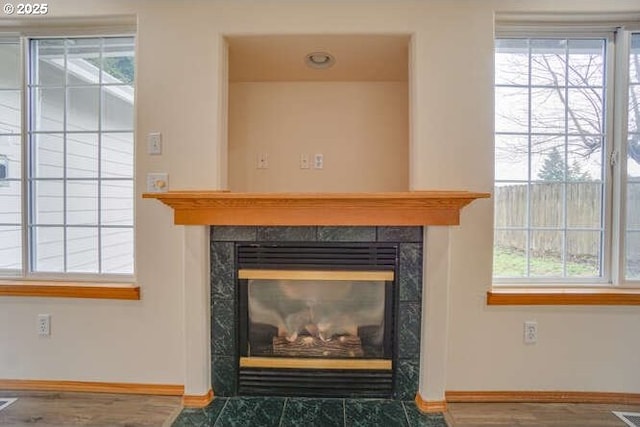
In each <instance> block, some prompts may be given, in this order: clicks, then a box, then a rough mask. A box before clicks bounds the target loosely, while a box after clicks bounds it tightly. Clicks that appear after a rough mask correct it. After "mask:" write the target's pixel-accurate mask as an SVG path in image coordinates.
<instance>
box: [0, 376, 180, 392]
mask: <svg viewBox="0 0 640 427" xmlns="http://www.w3.org/2000/svg"><path fill="white" fill-rule="evenodd" d="M0 389H2V390H34V391H73V392H86V393H119V394H151V395H159V396H182V395H184V386H182V385H174V384H138V383H104V382H93V381H55V380H3V379H0Z"/></svg>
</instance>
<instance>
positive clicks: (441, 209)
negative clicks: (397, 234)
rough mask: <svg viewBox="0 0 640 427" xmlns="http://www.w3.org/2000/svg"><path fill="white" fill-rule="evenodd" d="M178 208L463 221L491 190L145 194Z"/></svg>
mask: <svg viewBox="0 0 640 427" xmlns="http://www.w3.org/2000/svg"><path fill="white" fill-rule="evenodd" d="M142 197H143V198H146V199H158V200H160V201H161V202H162V203H164V204H166V205H168V206H170V207H172V208H173V209H174V222H175V224H179V225H267V226H268V225H398V226H401V225H458V224H459V223H460V210H461V209H462V208H463V207H464V206H466V205H468V204H469V203H471V202H472V201H474V200H475V199H482V198H487V197H490V194H489V193H474V192H469V191H408V192H394V193H234V192H229V191H169V192H166V193H144V194H143V195H142Z"/></svg>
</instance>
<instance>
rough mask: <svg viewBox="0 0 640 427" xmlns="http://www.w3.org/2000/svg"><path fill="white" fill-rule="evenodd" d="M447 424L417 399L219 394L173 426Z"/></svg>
mask: <svg viewBox="0 0 640 427" xmlns="http://www.w3.org/2000/svg"><path fill="white" fill-rule="evenodd" d="M206 426H216V427H218V426H219V427H240V426H246V427H298V426H309V427H325V426H326V427H333V426H336V427H338V426H342V427H346V426H348V427H374V426H381V427H395V426H411V427H413V426H416V427H417V426H420V427H446V426H447V424H446V422H445V421H444V417H443V416H442V415H441V414H422V413H421V412H420V411H418V408H417V407H416V404H415V403H414V402H402V401H399V400H386V399H319V398H297V397H296V398H292V397H229V398H224V397H218V398H216V399H214V400H213V402H211V404H210V405H209V406H207V407H206V408H203V409H184V410H183V411H182V412H181V413H180V416H179V417H178V418H177V419H176V421H175V422H174V423H173V427H206Z"/></svg>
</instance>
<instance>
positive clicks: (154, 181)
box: [147, 172, 169, 193]
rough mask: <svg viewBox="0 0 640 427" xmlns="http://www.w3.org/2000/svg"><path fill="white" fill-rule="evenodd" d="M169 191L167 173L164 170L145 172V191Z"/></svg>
mask: <svg viewBox="0 0 640 427" xmlns="http://www.w3.org/2000/svg"><path fill="white" fill-rule="evenodd" d="M165 191H169V174H168V173H166V172H159V173H148V174H147V192H149V193H164V192H165Z"/></svg>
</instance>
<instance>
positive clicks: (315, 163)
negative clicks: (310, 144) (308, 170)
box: [313, 154, 324, 169]
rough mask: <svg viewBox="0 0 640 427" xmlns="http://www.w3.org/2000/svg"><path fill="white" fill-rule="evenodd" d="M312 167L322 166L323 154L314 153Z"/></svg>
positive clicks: (319, 167) (320, 167)
mask: <svg viewBox="0 0 640 427" xmlns="http://www.w3.org/2000/svg"><path fill="white" fill-rule="evenodd" d="M313 168H314V169H322V168H324V154H315V155H314V156H313Z"/></svg>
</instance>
